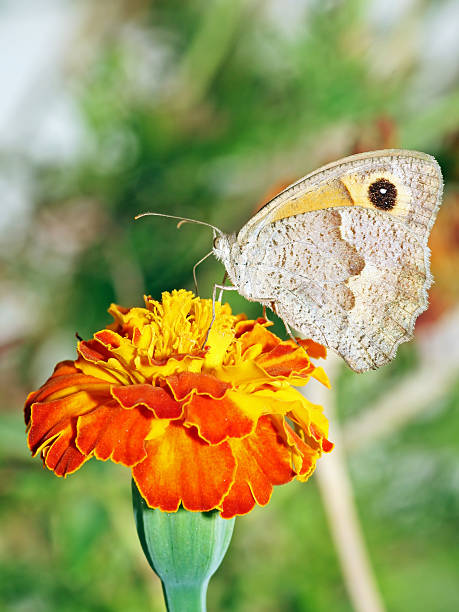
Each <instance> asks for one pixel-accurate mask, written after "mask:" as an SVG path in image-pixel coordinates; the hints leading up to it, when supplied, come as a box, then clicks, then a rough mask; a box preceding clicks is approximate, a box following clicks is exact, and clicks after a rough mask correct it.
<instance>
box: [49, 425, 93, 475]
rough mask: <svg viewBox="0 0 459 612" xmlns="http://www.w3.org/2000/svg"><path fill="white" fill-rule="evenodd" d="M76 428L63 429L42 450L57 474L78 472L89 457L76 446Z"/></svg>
mask: <svg viewBox="0 0 459 612" xmlns="http://www.w3.org/2000/svg"><path fill="white" fill-rule="evenodd" d="M74 439H75V430H74V427H72V426H71V425H70V424H69V427H68V428H67V429H66V430H65V431H62V432H61V434H60V435H59V437H58V438H56V439H55V441H54V442H53V443H52V444H50V445H49V446H46V447H45V448H43V450H42V457H43V462H44V464H45V465H46V467H47V468H49V469H50V470H52V471H53V472H54V473H55V474H56V476H64V478H65V476H68V475H69V474H72V473H73V472H76V471H77V470H78V469H79V468H80V467H81V466H82V465H83V463H85V462H86V461H87V460H88V459H89V457H86V456H85V455H83V453H81V452H80V451H79V450H78V449H77V448H76V446H75V442H74Z"/></svg>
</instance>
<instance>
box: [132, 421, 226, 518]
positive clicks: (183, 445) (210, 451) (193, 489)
mask: <svg viewBox="0 0 459 612" xmlns="http://www.w3.org/2000/svg"><path fill="white" fill-rule="evenodd" d="M146 450H147V457H146V459H144V460H143V461H142V462H141V463H139V464H137V465H136V466H135V467H134V468H133V470H132V475H133V477H134V480H135V483H136V485H137V487H138V489H139V491H140V493H141V494H142V497H143V498H144V499H145V500H146V502H147V503H148V505H149V506H150V507H152V508H160V509H161V510H163V511H164V512H175V511H176V510H177V509H178V507H179V506H180V504H183V506H184V508H185V509H187V510H191V511H195V512H207V511H209V510H212V509H213V508H216V507H218V506H219V505H220V503H221V501H222V499H223V497H224V496H225V494H226V493H227V492H228V489H229V488H230V486H231V484H232V482H233V477H234V472H235V469H236V461H235V459H234V457H233V454H232V452H231V449H230V447H229V444H227V443H226V442H223V443H222V444H219V445H218V446H210V445H208V444H207V443H206V442H204V441H203V440H201V439H200V438H199V437H198V436H197V434H196V431H195V430H194V431H193V429H186V428H184V427H183V426H181V425H180V424H176V423H174V422H171V424H170V425H169V427H168V428H167V430H166V431H165V433H164V435H163V436H160V437H158V438H155V439H154V440H149V441H148V442H147V444H146Z"/></svg>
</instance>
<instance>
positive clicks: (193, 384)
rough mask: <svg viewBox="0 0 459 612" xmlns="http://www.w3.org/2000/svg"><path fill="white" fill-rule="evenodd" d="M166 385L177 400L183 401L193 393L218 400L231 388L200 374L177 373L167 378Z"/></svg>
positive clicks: (214, 378) (211, 377)
mask: <svg viewBox="0 0 459 612" xmlns="http://www.w3.org/2000/svg"><path fill="white" fill-rule="evenodd" d="M166 383H167V384H168V385H169V387H170V388H171V389H172V392H173V393H174V397H175V398H176V399H177V400H184V399H185V398H186V397H187V396H188V395H190V394H191V393H193V392H194V393H199V394H200V395H207V396H209V397H211V398H214V399H220V398H222V397H223V396H224V395H225V393H226V391H227V390H228V389H230V388H231V385H230V384H229V383H228V382H224V381H223V380H220V379H218V378H216V377H215V376H212V375H210V374H204V373H200V372H179V373H178V374H174V375H172V376H168V377H167V378H166Z"/></svg>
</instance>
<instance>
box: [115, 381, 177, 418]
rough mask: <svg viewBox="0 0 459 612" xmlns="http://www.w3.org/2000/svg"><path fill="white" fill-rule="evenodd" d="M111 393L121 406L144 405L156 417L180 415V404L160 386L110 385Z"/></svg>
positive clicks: (175, 416)
mask: <svg viewBox="0 0 459 612" xmlns="http://www.w3.org/2000/svg"><path fill="white" fill-rule="evenodd" d="M112 395H113V397H114V398H115V399H116V400H117V401H118V402H119V404H120V405H121V406H122V407H123V408H126V409H129V408H135V407H136V406H146V407H147V408H149V409H150V410H151V411H152V412H153V413H154V414H155V415H156V416H157V417H158V419H178V418H180V417H181V416H182V411H183V408H182V406H181V405H180V404H179V403H178V402H177V401H176V400H175V399H174V398H173V397H172V395H171V394H170V393H168V392H167V390H166V389H163V388H162V387H153V385H127V386H125V387H112Z"/></svg>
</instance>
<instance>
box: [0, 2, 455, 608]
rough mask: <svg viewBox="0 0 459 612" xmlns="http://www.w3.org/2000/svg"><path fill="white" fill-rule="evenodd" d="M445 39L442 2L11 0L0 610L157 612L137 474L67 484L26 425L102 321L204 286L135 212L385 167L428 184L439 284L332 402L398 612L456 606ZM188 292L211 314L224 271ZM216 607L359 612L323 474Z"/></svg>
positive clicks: (0, 306)
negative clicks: (43, 458) (394, 163)
mask: <svg viewBox="0 0 459 612" xmlns="http://www.w3.org/2000/svg"><path fill="white" fill-rule="evenodd" d="M458 23H459V5H458V4H457V2H454V1H446V0H445V1H442V0H438V1H428V0H403V1H400V0H399V1H397V0H389V1H384V2H381V1H377V0H370V1H369V2H364V1H361V2H357V1H352V0H351V1H346V2H337V1H335V2H334V1H322V2H321V1H319V0H317V1H312V0H285V1H282V0H268V1H264V2H262V1H255V0H246V1H242V0H209V1H207V2H205V1H203V0H188V1H185V2H179V1H177V0H169V1H166V0H163V1H160V0H158V1H156V2H153V1H147V0H131V1H128V0H117V1H108V0H106V1H105V0H102V1H100V2H89V1H88V2H85V1H80V2H77V1H70V0H59V1H57V0H56V1H52V0H38V1H36V2H30V1H22V0H19V1H10V2H9V1H5V2H2V3H1V5H0V79H1V82H2V96H1V101H0V187H1V194H2V198H1V202H0V239H1V243H0V274H1V280H2V282H1V286H0V313H1V316H0V334H1V340H0V352H1V356H2V362H1V367H0V385H1V392H2V397H3V401H2V403H1V411H0V436H1V445H0V476H1V479H0V482H1V490H0V512H1V521H0V524H1V528H0V529H1V535H0V610H7V611H8V612H29V611H30V612H32V611H33V612H42V611H43V612H45V611H46V612H47V611H58V610H59V611H65V612H67V611H68V612H76V611H81V610H88V611H94V612H96V611H97V612H105V611H107V612H109V611H110V612H117V611H123V612H129V611H132V612H134V611H137V610H155V611H156V610H158V611H160V610H163V609H164V607H163V603H162V595H161V589H160V585H159V581H158V580H157V579H156V578H155V577H154V576H153V575H152V573H151V571H150V570H149V568H148V566H147V563H146V561H145V559H144V558H143V555H142V553H141V549H140V545H139V544H138V541H137V537H136V534H135V530H134V525H133V520H132V513H131V508H130V503H131V502H130V484H129V479H130V475H129V472H128V470H126V469H124V468H121V467H120V466H116V465H113V464H103V463H101V462H96V461H91V462H89V463H88V464H87V465H85V466H84V467H83V469H82V470H80V471H79V472H78V473H77V474H76V475H74V476H71V477H70V478H68V479H67V480H60V479H57V478H56V477H55V476H54V475H53V474H52V473H50V472H48V471H44V470H43V469H42V467H41V464H40V461H39V460H38V459H35V460H32V459H31V458H30V457H29V451H28V449H27V447H26V444H25V436H24V425H23V421H22V411H21V407H22V404H23V401H24V398H25V396H26V394H27V393H28V392H29V391H30V390H32V389H35V388H37V387H38V386H39V385H40V384H42V382H44V380H45V379H46V378H47V377H48V376H49V375H50V373H51V371H52V368H53V366H54V364H55V363H56V362H57V361H59V360H61V359H68V358H73V356H74V355H75V346H76V339H75V332H78V333H79V334H80V335H81V336H82V337H84V338H88V337H91V335H92V334H93V333H94V332H95V331H97V330H98V329H100V328H102V327H104V326H105V325H106V324H107V323H109V322H110V317H109V316H108V314H107V313H106V309H107V307H108V305H109V304H110V302H112V301H115V302H117V303H120V304H122V305H125V306H130V305H140V304H141V303H142V295H143V293H144V292H146V293H149V294H151V295H153V296H154V297H156V298H159V297H160V293H161V291H164V290H170V289H173V288H181V287H186V288H189V289H192V288H193V285H192V278H191V268H192V266H193V264H194V263H195V262H196V261H197V260H198V259H199V258H200V257H202V256H203V255H204V254H205V253H206V252H207V251H208V250H209V249H210V246H211V233H210V231H209V230H208V229H207V228H203V227H200V226H196V225H184V226H183V227H182V228H181V229H180V230H177V229H176V225H175V223H174V222H173V221H170V220H167V219H156V218H152V217H150V218H146V219H142V220H139V221H136V222H134V220H133V217H134V216H135V215H136V214H137V213H139V212H143V211H146V210H153V211H157V212H164V213H170V214H175V215H182V216H186V217H193V218H196V219H201V220H204V221H208V222H210V223H213V224H215V225H217V226H219V227H221V228H222V229H224V230H226V231H232V230H236V229H238V228H240V226H241V225H242V224H243V223H244V222H245V221H246V220H247V219H248V218H249V217H250V216H251V215H252V214H253V212H254V211H255V210H256V208H257V207H258V206H259V205H260V204H261V203H262V202H264V201H266V200H267V199H268V198H269V197H270V196H271V195H273V194H274V193H275V192H276V191H277V190H280V189H281V188H282V187H283V186H284V185H285V184H288V183H290V182H292V181H294V180H296V179H298V178H299V177H300V176H302V175H304V174H306V173H307V172H309V171H311V170H313V169H314V168H316V167H318V166H319V165H321V164H324V163H327V162H329V161H332V160H335V159H337V158H339V157H342V156H344V155H347V154H350V153H354V152H359V151H365V150H371V149H378V148H388V147H401V148H416V149H420V150H424V151H426V152H428V153H431V154H433V155H435V156H436V157H437V159H438V161H439V162H440V164H441V166H442V169H443V172H444V177H445V189H446V192H445V202H444V205H443V207H442V209H441V211H440V214H439V219H438V222H437V225H436V228H435V230H434V235H433V236H432V243H431V246H432V251H433V260H432V266H433V271H434V274H435V277H436V280H437V283H436V285H435V287H434V289H433V291H432V296H431V302H432V305H431V308H430V310H429V311H428V312H427V313H426V314H425V315H423V316H422V317H421V320H420V322H419V325H418V327H417V338H416V342H414V343H411V344H410V345H405V346H403V347H402V349H401V350H400V351H399V355H398V357H397V359H396V360H395V361H394V362H393V363H392V364H391V365H389V366H386V367H384V368H382V370H380V371H378V372H372V373H368V374H362V375H356V374H354V373H352V372H350V371H349V370H348V369H346V368H344V367H343V368H342V369H340V371H339V373H338V375H337V376H336V379H335V380H334V387H335V392H336V407H337V412H338V418H339V422H340V423H341V425H342V433H343V446H344V450H345V451H346V455H347V458H348V461H347V465H348V468H349V470H350V476H351V480H352V485H353V491H354V495H355V500H356V504H357V509H358V515H359V518H360V521H361V525H362V529H363V533H364V536H365V541H366V546H367V548H368V553H369V557H370V559H371V562H372V565H373V569H374V572H375V577H376V582H377V585H378V588H379V590H380V592H381V596H382V599H383V601H384V603H385V606H386V607H387V610H391V611H394V612H402V611H403V612H406V611H412V610H413V611H415V610H416V611H423V610H434V611H454V610H458V609H459V580H458V567H459V546H458V544H459V443H458V440H459V411H458V408H459V385H458V384H457V382H456V381H457V379H458V377H457V373H458V372H459V355H458V346H459V331H458V330H459V316H458V310H457V308H458V304H459V214H458V208H459V186H458V179H459V121H458V119H459V85H458V78H457V77H458V74H459V37H458V36H457V31H458ZM198 275H199V282H200V286H199V289H200V294H201V296H203V297H206V296H210V292H211V287H212V284H213V283H214V282H219V281H220V280H221V278H222V275H223V269H222V267H221V266H220V265H219V264H217V263H216V262H215V261H212V260H208V261H207V262H206V263H204V264H203V265H202V267H201V268H200V269H199V272H198ZM227 297H228V300H229V301H230V303H231V304H232V306H233V308H234V310H235V311H236V312H240V311H245V312H247V314H249V315H252V316H258V315H259V314H260V312H261V308H260V307H259V306H258V305H256V304H248V303H247V302H245V301H244V300H243V299H242V298H240V297H239V296H236V295H232V294H231V293H228V294H227ZM276 330H277V331H278V332H279V333H281V334H282V333H283V332H282V326H278V327H277V328H276ZM410 385H411V386H410ZM419 385H421V387H422V389H423V393H422V395H421V396H419V393H418V394H416V390H418V391H419ZM410 389H411V391H410ZM335 427H337V425H336V423H335ZM332 438H333V429H332ZM323 461H326V459H323ZM209 609H210V610H234V611H241V612H243V611H244V612H245V611H248V610H251V611H252V612H256V611H260V612H261V611H263V612H265V611H266V612H271V611H273V612H274V611H279V610H282V611H291V612H293V611H304V612H322V611H325V610H334V611H337V612H346V611H349V610H352V609H353V608H352V604H351V603H350V599H349V596H348V593H347V590H346V588H345V583H344V580H343V573H342V568H341V567H340V563H339V561H338V557H337V555H336V552H335V548H334V544H333V540H332V537H331V535H330V529H329V525H328V523H327V519H326V515H325V513H324V507H323V497H321V494H320V490H319V488H318V486H317V482H316V477H314V478H312V479H311V481H310V482H309V483H307V484H303V485H299V484H292V485H289V486H285V487H281V488H278V489H277V490H276V491H275V493H274V495H273V499H272V502H271V503H270V505H269V506H268V507H267V508H265V509H256V510H254V511H253V512H252V513H251V514H250V515H249V516H247V517H245V518H241V519H239V520H238V521H237V522H236V530H235V536H234V539H233V543H232V545H231V548H230V551H229V553H228V555H227V558H226V559H225V561H224V563H223V566H222V568H221V569H220V570H219V572H218V573H217V575H216V576H215V577H214V579H213V580H212V582H211V586H210V590H209Z"/></svg>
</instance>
